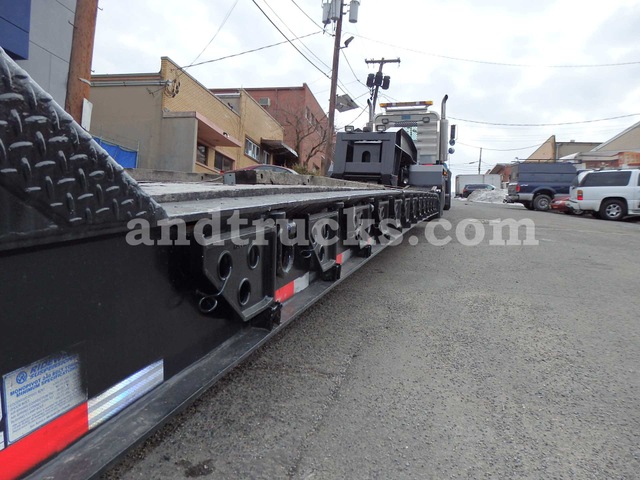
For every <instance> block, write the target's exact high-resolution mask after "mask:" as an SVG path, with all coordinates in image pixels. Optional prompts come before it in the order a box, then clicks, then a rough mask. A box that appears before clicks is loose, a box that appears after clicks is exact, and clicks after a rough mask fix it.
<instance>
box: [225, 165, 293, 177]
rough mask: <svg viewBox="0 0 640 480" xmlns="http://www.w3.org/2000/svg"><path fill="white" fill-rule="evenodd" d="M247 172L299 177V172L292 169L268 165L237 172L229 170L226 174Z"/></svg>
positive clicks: (250, 167)
mask: <svg viewBox="0 0 640 480" xmlns="http://www.w3.org/2000/svg"><path fill="white" fill-rule="evenodd" d="M247 170H257V171H261V172H276V173H291V174H293V175H298V172H296V171H295V170H292V169H291V168H287V167H281V166H280V165H268V164H260V165H251V166H249V167H244V168H238V169H237V170H229V171H228V172H224V173H238V172H245V171H247Z"/></svg>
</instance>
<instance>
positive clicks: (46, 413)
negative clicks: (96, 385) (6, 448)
mask: <svg viewBox="0 0 640 480" xmlns="http://www.w3.org/2000/svg"><path fill="white" fill-rule="evenodd" d="M2 387H3V388H2V391H3V392H2V393H3V395H2V397H3V401H4V407H5V415H6V418H5V425H6V429H5V432H4V433H5V440H6V442H7V445H11V444H12V443H13V442H15V441H17V440H19V439H20V438H22V437H24V436H25V435H27V434H29V433H31V432H33V431H34V430H37V429H38V428H40V427H41V426H43V425H45V424H46V423H48V422H50V421H51V420H53V419H54V418H56V417H58V416H59V415H62V414H63V413H65V412H67V411H69V410H71V409H72V408H73V407H75V406H77V405H79V404H80V403H82V402H86V401H87V391H86V389H85V387H84V386H83V382H82V369H81V363H80V355H78V354H75V353H61V354H58V355H52V356H50V357H47V358H44V359H42V360H39V361H37V362H34V363H32V364H31V365H26V366H24V367H22V368H19V369H18V370H15V371H13V372H11V373H9V374H7V375H4V376H3V377H2Z"/></svg>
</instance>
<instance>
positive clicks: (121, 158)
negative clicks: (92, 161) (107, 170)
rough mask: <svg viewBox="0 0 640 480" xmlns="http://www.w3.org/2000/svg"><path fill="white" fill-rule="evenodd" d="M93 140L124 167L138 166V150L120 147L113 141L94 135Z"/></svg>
mask: <svg viewBox="0 0 640 480" xmlns="http://www.w3.org/2000/svg"><path fill="white" fill-rule="evenodd" d="M94 139H95V141H96V142H98V144H99V145H100V146H101V147H102V148H104V149H105V150H106V151H107V153H108V154H109V155H111V157H112V158H113V159H114V160H115V161H116V162H118V163H119V164H120V165H121V166H123V167H124V168H136V167H137V166H138V152H136V151H135V150H129V149H128V148H124V147H121V146H120V145H116V144H115V143H110V142H107V141H105V140H103V139H101V138H98V137H94Z"/></svg>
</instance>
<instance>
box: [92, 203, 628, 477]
mask: <svg viewBox="0 0 640 480" xmlns="http://www.w3.org/2000/svg"><path fill="white" fill-rule="evenodd" d="M446 219H447V220H448V221H449V222H450V225H451V230H450V231H446V230H445V227H446V226H447V225H444V226H442V225H440V226H438V227H437V228H435V230H434V229H433V228H432V227H433V225H432V224H427V225H426V226H425V225H421V226H418V227H417V228H415V229H414V230H412V231H411V235H412V236H413V237H414V238H411V239H409V238H408V237H406V238H405V242H404V243H403V244H402V245H400V246H396V247H393V248H388V249H387V250H386V251H384V252H383V253H382V254H381V255H380V256H379V257H377V258H376V259H374V260H373V261H372V262H370V263H369V264H367V265H366V266H365V267H364V268H363V269H362V270H361V271H359V272H358V273H357V274H356V275H354V276H352V277H351V278H349V279H348V280H347V281H346V282H345V283H343V286H342V287H341V288H340V289H339V290H338V291H334V292H332V293H331V294H329V295H328V296H327V297H325V298H324V299H322V300H321V301H320V302H319V303H318V304H317V305H315V306H314V307H313V308H312V309H310V310H308V311H307V312H306V313H305V314H304V315H303V316H302V317H301V318H299V319H298V320H297V321H296V322H295V323H294V324H293V325H291V326H290V327H289V328H287V329H286V330H285V331H284V332H282V333H281V334H280V335H278V336H277V337H276V338H275V339H274V340H273V341H271V342H270V343H269V344H268V345H267V346H265V347H264V348H262V349H261V350H259V351H258V352H257V353H256V354H255V355H253V356H252V357H251V358H250V360H249V361H248V362H246V363H245V364H243V365H242V366H241V367H240V368H238V369H236V370H235V371H234V372H233V373H232V374H231V375H230V376H228V377H227V378H226V379H224V380H223V381H222V382H220V383H219V384H217V385H216V386H215V387H214V388H213V389H212V390H210V391H209V392H208V393H207V394H205V395H204V396H203V397H202V398H201V399H200V400H198V401H197V402H196V403H195V404H194V405H193V406H192V407H190V408H189V409H188V410H187V411H185V412H184V414H182V415H180V416H179V417H177V418H175V419H174V420H172V421H171V422H170V423H169V424H168V425H167V426H166V427H165V428H163V429H162V430H160V431H159V432H158V433H157V434H155V435H154V436H153V437H151V438H150V439H149V440H148V441H147V442H145V443H144V444H143V445H142V446H141V447H140V448H138V449H137V450H135V451H133V452H132V453H131V454H130V455H129V456H128V457H126V458H125V459H124V460H123V461H122V462H121V463H119V464H118V465H116V466H115V467H113V468H112V469H111V470H110V471H108V472H106V473H105V474H104V476H103V478H104V479H116V478H117V479H120V478H122V479H141V478H144V479H147V480H152V479H172V480H173V479H182V478H198V477H205V478H211V479H232V478H237V479H244V478H259V479H262V478H264V479H275V478H291V479H344V478H349V479H368V478H380V479H391V478H393V479H403V478H407V479H431V478H432V479H449V478H452V479H455V478H473V479H476V478H500V479H509V478H520V479H521V478H531V479H542V478H568V479H571V478H575V479H605V478H606V479H610V478H616V479H633V478H639V475H640V474H639V473H638V472H640V395H639V394H640V392H639V386H640V320H639V315H638V310H639V309H640V302H639V301H638V286H639V281H638V280H639V279H638V274H639V272H640V256H639V255H638V250H639V247H640V222H638V221H628V222H619V223H613V222H606V221H602V220H595V219H592V218H590V217H572V216H566V215H562V214H552V213H543V212H530V211H528V210H525V209H524V208H522V207H520V206H514V205H501V204H500V205H488V204H473V203H469V202H462V201H455V202H454V206H453V208H452V210H450V211H449V212H447V214H446ZM496 219H501V220H504V219H514V220H518V221H519V220H522V219H525V222H530V223H531V224H533V225H534V227H535V242H530V241H529V242H524V243H538V245H527V244H522V242H514V241H513V238H512V242H511V243H520V244H519V245H503V246H500V245H492V244H490V242H491V241H492V235H491V229H492V228H493V227H492V223H491V221H494V220H496ZM461 224H462V227H459V226H460V225H461ZM463 227H464V228H463ZM456 228H459V229H460V230H464V231H466V233H467V237H464V238H460V237H459V236H458V238H457V236H456V234H455V230H456ZM483 228H484V230H485V231H486V235H485V238H484V240H482V242H480V243H479V244H478V245H476V246H469V245H468V244H469V243H474V241H470V240H469V239H471V240H475V241H477V239H478V237H477V236H476V234H477V231H478V230H481V229H483ZM427 233H429V234H433V235H435V238H437V239H438V242H433V241H428V240H427V238H426V236H427ZM520 233H521V235H520V238H521V239H524V230H523V229H521V230H520ZM445 234H449V235H450V236H451V240H450V242H449V243H448V244H446V245H435V244H434V243H438V244H439V243H442V241H443V238H444V236H445ZM433 235H431V236H432V237H433ZM505 237H506V236H505ZM529 240H531V238H529ZM416 242H417V243H416ZM413 243H416V244H415V245H412V244H413ZM493 243H499V242H496V241H495V240H494V242H493Z"/></svg>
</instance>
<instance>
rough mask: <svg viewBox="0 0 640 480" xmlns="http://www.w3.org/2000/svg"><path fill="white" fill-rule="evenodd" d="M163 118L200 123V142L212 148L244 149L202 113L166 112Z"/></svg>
mask: <svg viewBox="0 0 640 480" xmlns="http://www.w3.org/2000/svg"><path fill="white" fill-rule="evenodd" d="M162 116H163V118H194V117H195V119H196V120H197V122H198V141H201V142H203V143H206V144H207V145H211V146H212V147H242V144H241V143H240V142H239V141H238V140H237V139H235V138H234V137H232V136H231V135H229V133H227V132H225V131H224V129H222V128H221V127H219V126H218V125H216V124H215V123H214V122H212V121H211V120H210V119H208V118H207V117H205V116H204V115H203V114H201V113H200V112H165V113H164V114H163V115H162Z"/></svg>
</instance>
